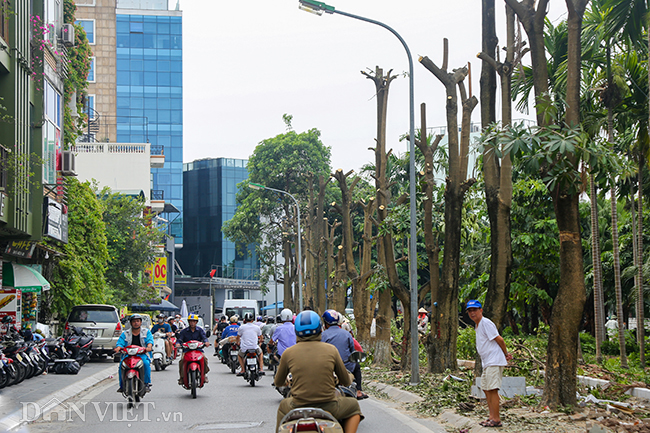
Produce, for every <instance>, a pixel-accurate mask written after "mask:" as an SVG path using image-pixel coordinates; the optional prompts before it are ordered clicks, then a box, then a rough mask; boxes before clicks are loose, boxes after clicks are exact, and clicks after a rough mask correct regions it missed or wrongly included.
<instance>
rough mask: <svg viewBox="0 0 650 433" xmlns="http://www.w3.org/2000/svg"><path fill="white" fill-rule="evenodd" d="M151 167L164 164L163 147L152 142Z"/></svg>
mask: <svg viewBox="0 0 650 433" xmlns="http://www.w3.org/2000/svg"><path fill="white" fill-rule="evenodd" d="M150 149H151V155H150V159H151V168H163V167H164V166H165V148H164V146H162V145H160V144H152V145H151V147H150Z"/></svg>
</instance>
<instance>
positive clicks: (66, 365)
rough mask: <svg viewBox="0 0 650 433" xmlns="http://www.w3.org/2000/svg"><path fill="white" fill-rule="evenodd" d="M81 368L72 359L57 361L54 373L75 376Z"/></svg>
mask: <svg viewBox="0 0 650 433" xmlns="http://www.w3.org/2000/svg"><path fill="white" fill-rule="evenodd" d="M79 370H81V366H80V365H79V363H78V362H77V361H75V360H74V359H61V360H57V361H56V364H54V373H56V374H77V373H79Z"/></svg>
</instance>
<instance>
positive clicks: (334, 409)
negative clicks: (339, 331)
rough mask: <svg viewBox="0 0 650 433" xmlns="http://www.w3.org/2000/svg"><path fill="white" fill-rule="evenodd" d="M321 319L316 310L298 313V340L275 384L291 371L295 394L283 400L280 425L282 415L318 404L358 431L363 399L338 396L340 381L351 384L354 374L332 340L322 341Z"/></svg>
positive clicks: (282, 362) (288, 351)
mask: <svg viewBox="0 0 650 433" xmlns="http://www.w3.org/2000/svg"><path fill="white" fill-rule="evenodd" d="M321 331H322V328H321V321H320V317H318V314H317V313H316V312H314V311H303V312H301V313H300V314H298V316H297V317H296V336H297V339H298V342H297V344H295V345H294V346H291V347H289V348H288V349H286V350H285V351H284V354H283V355H282V358H281V359H280V365H279V366H278V370H277V372H276V375H275V381H274V384H275V386H283V385H284V383H285V381H286V378H287V375H288V374H289V373H291V375H292V380H291V397H288V398H285V399H284V400H282V402H280V406H279V407H278V413H277V425H276V429H277V428H278V427H279V425H280V421H281V420H282V418H283V417H284V416H285V415H286V414H287V413H288V412H289V411H291V410H292V409H295V408H298V407H318V408H321V409H323V410H325V411H327V412H329V413H331V414H332V415H333V416H334V417H335V418H336V419H338V420H341V421H342V424H343V431H344V432H345V433H356V431H357V427H358V426H359V423H360V422H361V420H362V419H363V415H362V414H361V409H360V408H359V402H357V401H356V400H355V399H353V398H348V397H342V396H338V397H337V396H336V394H335V389H336V381H335V378H334V374H336V377H338V380H339V383H340V384H341V385H343V386H349V385H350V383H351V381H350V375H349V374H348V371H347V369H346V368H345V364H343V360H342V359H341V356H340V355H339V352H338V350H336V348H335V347H333V346H332V345H331V344H326V343H323V342H321V341H320V339H321Z"/></svg>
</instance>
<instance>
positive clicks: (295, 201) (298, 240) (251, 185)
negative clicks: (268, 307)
mask: <svg viewBox="0 0 650 433" xmlns="http://www.w3.org/2000/svg"><path fill="white" fill-rule="evenodd" d="M248 186H250V187H251V188H253V189H268V190H269V191H275V192H279V193H280V194H286V195H288V196H289V197H291V199H292V200H293V202H294V203H295V205H296V215H297V216H298V235H297V236H296V243H297V244H298V259H297V260H296V265H297V266H298V307H299V308H300V311H302V266H301V265H300V262H302V248H301V247H300V244H301V243H302V236H301V232H300V206H298V200H296V198H295V197H294V196H293V195H292V194H290V193H288V192H287V191H283V190H281V189H275V188H271V187H270V186H264V185H260V184H259V183H253V182H250V183H249V184H248ZM276 284H277V283H276ZM275 302H276V304H275V305H276V308H277V302H278V298H277V296H276V298H275ZM276 311H277V310H276Z"/></svg>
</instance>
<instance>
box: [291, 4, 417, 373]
mask: <svg viewBox="0 0 650 433" xmlns="http://www.w3.org/2000/svg"><path fill="white" fill-rule="evenodd" d="M298 1H299V3H300V5H299V6H298V7H299V8H300V9H302V10H304V11H307V12H311V13H313V14H316V15H322V14H323V12H325V13H328V14H339V15H343V16H346V17H350V18H354V19H357V20H361V21H365V22H368V23H371V24H376V25H378V26H380V27H383V28H385V29H386V30H388V31H389V32H391V33H392V34H393V35H395V36H396V37H397V39H399V41H400V42H401V43H402V46H404V49H405V50H406V55H407V57H408V61H409V104H410V107H409V115H410V119H409V153H410V155H409V171H410V173H409V182H410V187H409V196H410V206H409V207H410V215H411V230H410V236H411V239H410V242H409V288H410V292H411V385H417V384H418V383H420V363H419V359H418V356H419V353H418V331H417V322H416V320H417V305H418V286H417V250H416V241H417V237H416V235H417V231H416V224H415V215H416V213H415V102H414V100H413V99H414V98H413V58H412V56H411V50H409V47H408V45H406V41H404V39H403V38H402V37H401V36H400V35H399V33H397V32H396V31H395V30H393V29H392V28H391V27H389V26H387V25H386V24H384V23H382V22H379V21H375V20H372V19H370V18H365V17H362V16H359V15H353V14H350V13H347V12H343V11H340V10H337V9H336V8H335V7H334V6H329V5H327V4H325V3H323V2H319V1H315V0H298Z"/></svg>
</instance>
